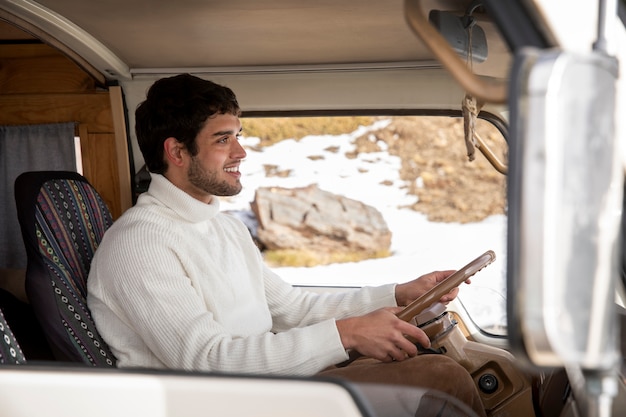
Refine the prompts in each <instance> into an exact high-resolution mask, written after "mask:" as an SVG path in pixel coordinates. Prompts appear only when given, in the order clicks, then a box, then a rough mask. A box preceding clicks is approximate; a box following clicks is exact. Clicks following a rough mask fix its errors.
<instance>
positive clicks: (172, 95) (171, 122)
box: [135, 74, 241, 174]
mask: <svg viewBox="0 0 626 417" xmlns="http://www.w3.org/2000/svg"><path fill="white" fill-rule="evenodd" d="M215 114H233V115H236V116H239V115H240V114H241V109H240V108H239V103H238V102H237V97H236V96H235V93H233V91H232V90H231V89H230V88H228V87H224V86H222V85H219V84H216V83H214V82H211V81H208V80H204V79H202V78H198V77H195V76H193V75H190V74H180V75H176V76H173V77H169V78H162V79H160V80H158V81H156V82H155V83H154V84H153V85H152V86H151V87H150V89H149V90H148V96H147V98H146V100H145V101H144V102H143V103H141V104H140V105H139V106H138V107H137V110H136V111H135V132H136V134H137V141H138V143H139V148H140V149H141V153H142V154H143V157H144V160H145V162H146V166H147V168H148V170H149V171H150V172H154V173H157V174H163V173H164V172H165V171H166V170H167V163H166V162H165V159H164V157H163V143H164V142H165V139H167V138H169V137H174V138H176V140H178V141H179V142H181V143H182V144H183V145H184V146H185V148H186V149H187V150H188V151H189V153H190V154H191V155H192V156H193V155H196V154H197V153H198V149H197V146H196V136H197V135H198V133H199V132H200V130H202V127H203V126H204V123H205V122H206V120H207V119H208V118H209V117H211V116H213V115H215Z"/></svg>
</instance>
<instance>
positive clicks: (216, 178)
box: [186, 114, 246, 201]
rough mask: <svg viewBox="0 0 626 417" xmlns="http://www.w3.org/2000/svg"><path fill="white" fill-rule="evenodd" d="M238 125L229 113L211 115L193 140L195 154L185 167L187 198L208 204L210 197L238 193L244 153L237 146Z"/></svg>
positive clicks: (240, 147)
mask: <svg viewBox="0 0 626 417" xmlns="http://www.w3.org/2000/svg"><path fill="white" fill-rule="evenodd" d="M240 132H241V122H240V121H239V118H238V117H237V116H234V115H232V114H217V115H214V116H211V117H210V118H209V119H208V120H207V122H206V124H205V126H204V127H203V128H202V130H201V131H200V133H198V136H197V137H196V144H197V147H198V154H197V155H195V156H191V157H190V160H189V164H188V167H187V186H188V189H187V190H186V191H187V192H188V193H189V194H190V195H191V196H193V197H195V198H197V199H199V200H201V201H210V196H211V195H216V196H231V195H236V194H238V193H239V192H240V191H241V182H240V178H241V173H240V172H239V164H240V163H241V160H242V159H243V158H245V157H246V151H245V150H244V149H243V147H242V146H241V145H240V144H239V133H240Z"/></svg>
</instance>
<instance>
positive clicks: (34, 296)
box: [15, 171, 116, 367]
mask: <svg viewBox="0 0 626 417" xmlns="http://www.w3.org/2000/svg"><path fill="white" fill-rule="evenodd" d="M15 202H16V205H17V213H18V220H19V223H20V228H21V230H22V237H23V240H24V245H25V246H26V254H27V266H26V282H25V286H26V295H27V296H28V299H29V302H30V304H31V305H32V307H33V311H34V312H35V315H36V316H37V319H38V321H39V322H40V324H41V327H42V328H43V331H44V333H45V335H46V338H47V339H48V342H49V344H50V347H51V349H52V351H53V353H54V356H55V358H56V359H57V360H59V361H65V362H80V363H84V364H86V365H92V366H109V367H113V366H115V363H116V360H115V357H114V356H113V354H112V353H111V351H110V350H109V347H108V346H107V344H106V343H105V342H104V340H102V337H101V336H100V334H99V333H98V331H97V329H96V325H95V323H94V322H93V319H92V317H91V313H90V311H89V309H88V307H87V276H88V274H89V269H90V267H91V260H92V258H93V255H94V252H95V250H96V248H97V247H98V245H99V244H100V241H101V240H102V236H103V235H104V232H105V231H106V230H107V229H108V228H109V227H110V226H111V224H113V219H112V217H111V213H110V211H109V209H108V207H107V205H106V204H105V203H104V201H103V200H102V198H101V197H100V195H99V194H98V192H97V191H96V190H95V189H94V188H93V187H92V186H91V184H89V182H88V181H87V180H86V179H85V178H84V177H83V176H82V175H80V174H78V173H76V172H68V171H36V172H25V173H23V174H21V175H19V176H18V177H17V179H16V180H15Z"/></svg>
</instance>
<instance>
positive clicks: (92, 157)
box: [78, 125, 122, 218]
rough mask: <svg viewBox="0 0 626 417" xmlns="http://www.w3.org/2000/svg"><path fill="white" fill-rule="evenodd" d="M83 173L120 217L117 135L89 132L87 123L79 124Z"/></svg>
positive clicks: (112, 210)
mask: <svg viewBox="0 0 626 417" xmlns="http://www.w3.org/2000/svg"><path fill="white" fill-rule="evenodd" d="M78 131H79V136H80V148H81V153H82V156H83V158H82V161H83V175H84V176H85V178H87V179H89V182H90V183H91V185H93V186H94V187H95V188H96V190H98V192H99V193H100V194H101V196H102V199H103V200H104V202H105V203H106V205H107V206H108V207H109V210H111V213H116V214H117V215H115V216H114V217H116V218H117V217H118V216H119V214H120V213H121V212H122V207H121V203H120V201H121V200H120V187H119V179H118V177H117V155H116V149H115V135H113V134H112V133H89V131H88V128H87V125H79V129H78Z"/></svg>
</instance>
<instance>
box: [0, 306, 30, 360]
mask: <svg viewBox="0 0 626 417" xmlns="http://www.w3.org/2000/svg"><path fill="white" fill-rule="evenodd" d="M0 338H2V340H0V364H11V365H16V364H23V363H26V358H25V357H24V353H22V349H20V346H19V345H18V343H17V340H15V335H14V334H13V332H12V331H11V329H10V328H9V325H8V323H7V321H6V319H5V318H4V314H3V313H2V310H0Z"/></svg>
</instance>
